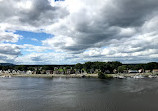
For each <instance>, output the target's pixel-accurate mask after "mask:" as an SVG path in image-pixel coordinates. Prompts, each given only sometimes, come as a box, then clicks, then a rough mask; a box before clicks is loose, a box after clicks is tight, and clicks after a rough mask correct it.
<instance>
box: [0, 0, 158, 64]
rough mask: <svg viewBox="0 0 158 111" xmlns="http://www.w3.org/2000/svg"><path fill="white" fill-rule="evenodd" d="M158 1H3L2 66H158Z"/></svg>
mask: <svg viewBox="0 0 158 111" xmlns="http://www.w3.org/2000/svg"><path fill="white" fill-rule="evenodd" d="M157 44H158V0H65V1H63V0H61V1H57V0H56V1H55V0H0V62H2V63H14V64H74V63H78V62H80V63H83V62H86V61H120V62H123V63H146V62H152V61H155V62H158V45H157Z"/></svg>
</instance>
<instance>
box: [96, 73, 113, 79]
mask: <svg viewBox="0 0 158 111" xmlns="http://www.w3.org/2000/svg"><path fill="white" fill-rule="evenodd" d="M98 78H100V79H112V78H113V77H112V76H110V75H107V74H104V73H102V72H99V73H98Z"/></svg>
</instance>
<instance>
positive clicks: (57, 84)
mask: <svg viewBox="0 0 158 111" xmlns="http://www.w3.org/2000/svg"><path fill="white" fill-rule="evenodd" d="M0 111H158V79H139V80H138V79H124V80H117V79H114V80H99V79H74V78H71V79H66V78H55V79H44V78H0Z"/></svg>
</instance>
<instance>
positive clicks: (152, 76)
mask: <svg viewBox="0 0 158 111" xmlns="http://www.w3.org/2000/svg"><path fill="white" fill-rule="evenodd" d="M148 77H149V78H156V77H157V76H156V75H149V76H148Z"/></svg>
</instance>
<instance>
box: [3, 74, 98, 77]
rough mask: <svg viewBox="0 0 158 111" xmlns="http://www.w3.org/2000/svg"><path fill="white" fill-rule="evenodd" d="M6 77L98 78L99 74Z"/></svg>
mask: <svg viewBox="0 0 158 111" xmlns="http://www.w3.org/2000/svg"><path fill="white" fill-rule="evenodd" d="M1 76H5V77H9V76H11V77H36V78H98V74H86V75H82V74H70V75H64V74H2V75H1Z"/></svg>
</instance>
